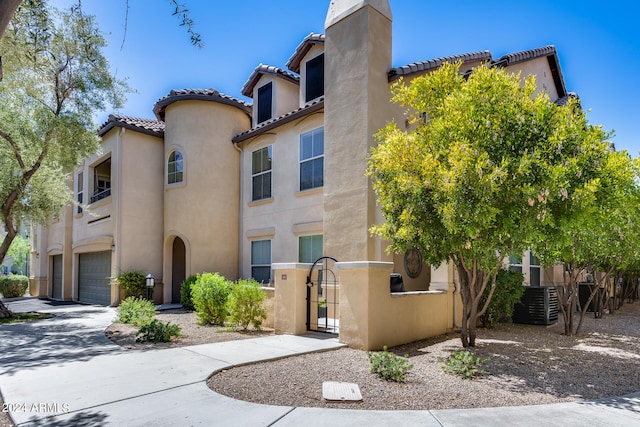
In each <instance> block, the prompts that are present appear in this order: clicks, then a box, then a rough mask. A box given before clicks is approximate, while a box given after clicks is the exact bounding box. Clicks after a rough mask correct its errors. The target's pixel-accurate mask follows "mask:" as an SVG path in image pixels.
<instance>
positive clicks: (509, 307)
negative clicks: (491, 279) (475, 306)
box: [479, 269, 524, 328]
mask: <svg viewBox="0 0 640 427" xmlns="http://www.w3.org/2000/svg"><path fill="white" fill-rule="evenodd" d="M523 281H524V274H522V273H521V272H519V271H513V270H505V269H500V270H498V275H497V276H496V289H495V290H494V291H493V296H492V297H491V302H489V307H488V308H487V311H486V312H485V313H484V315H483V316H482V324H483V325H484V327H486V328H490V327H492V326H494V325H496V324H497V323H501V322H502V323H505V322H506V323H510V322H511V316H512V315H513V307H514V306H515V305H516V304H517V303H519V302H520V298H521V297H522V294H523V293H524V286H523V285H522V282H523ZM489 290H490V288H489V286H487V289H485V291H484V294H482V298H481V300H480V305H479V307H480V308H481V307H483V306H484V303H485V301H486V300H487V297H488V296H489Z"/></svg>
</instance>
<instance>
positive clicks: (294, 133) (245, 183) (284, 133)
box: [240, 113, 327, 277]
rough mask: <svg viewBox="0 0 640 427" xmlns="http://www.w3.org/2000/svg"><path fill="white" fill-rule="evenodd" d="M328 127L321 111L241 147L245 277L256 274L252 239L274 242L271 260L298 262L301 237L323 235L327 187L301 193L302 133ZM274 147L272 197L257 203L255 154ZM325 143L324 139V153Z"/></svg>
mask: <svg viewBox="0 0 640 427" xmlns="http://www.w3.org/2000/svg"><path fill="white" fill-rule="evenodd" d="M323 125H324V116H323V114H322V113H316V114H313V115H311V116H307V117H304V118H302V119H300V120H298V121H295V122H291V123H288V124H286V125H284V126H281V127H278V128H277V129H275V130H274V133H269V134H266V135H261V136H259V137H257V138H255V139H253V140H249V141H247V142H245V143H244V144H243V145H242V233H241V236H240V239H241V246H242V248H241V252H242V267H241V271H240V275H241V276H242V277H251V241H252V240H268V239H270V240H271V262H272V263H281V262H295V261H298V238H299V236H302V235H314V234H322V233H323V228H322V218H323V192H322V190H323V189H322V188H317V189H311V190H306V191H299V168H300V166H299V155H300V154H299V153H300V134H302V133H305V132H309V131H311V130H314V129H317V128H319V127H322V126H323ZM269 145H272V146H273V160H272V197H271V198H269V199H265V200H260V201H255V202H253V201H251V198H252V179H251V158H252V153H253V152H254V151H256V150H258V149H261V148H264V147H266V146H269ZM326 146H327V139H326V137H325V151H326ZM325 163H326V157H325ZM325 176H326V174H325Z"/></svg>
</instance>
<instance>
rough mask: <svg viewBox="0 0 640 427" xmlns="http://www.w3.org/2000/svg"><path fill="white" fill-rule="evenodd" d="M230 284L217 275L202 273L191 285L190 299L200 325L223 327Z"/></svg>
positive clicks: (226, 313)
mask: <svg viewBox="0 0 640 427" xmlns="http://www.w3.org/2000/svg"><path fill="white" fill-rule="evenodd" d="M231 286H232V285H231V282H230V281H228V280H227V279H225V278H224V276H222V275H220V274H218V273H202V274H199V275H198V278H197V280H196V282H195V283H194V284H193V285H191V298H192V300H193V306H194V307H195V309H196V316H197V317H198V323H200V324H201V325H208V324H211V325H221V326H222V325H224V322H225V320H226V318H227V315H228V311H227V300H228V298H229V293H230V292H231Z"/></svg>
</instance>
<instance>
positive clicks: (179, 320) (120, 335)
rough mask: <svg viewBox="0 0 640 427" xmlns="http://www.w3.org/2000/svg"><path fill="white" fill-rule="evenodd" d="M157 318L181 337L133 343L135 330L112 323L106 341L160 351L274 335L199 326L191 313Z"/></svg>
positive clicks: (163, 313)
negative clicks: (174, 326)
mask: <svg viewBox="0 0 640 427" xmlns="http://www.w3.org/2000/svg"><path fill="white" fill-rule="evenodd" d="M156 319H158V320H160V321H162V322H169V323H172V324H176V325H178V326H180V329H181V333H182V335H181V336H179V337H177V338H174V339H172V340H171V341H169V342H167V343H158V344H153V343H140V342H136V334H137V332H138V328H136V327H135V326H132V325H128V324H124V323H113V324H112V325H110V326H109V327H108V328H107V330H106V331H105V334H106V335H107V338H109V339H110V340H111V341H113V342H115V343H116V344H118V345H120V346H121V347H123V348H126V349H135V350H149V349H159V348H172V347H187V346H190V345H198V344H207V343H213V342H223V341H233V340H242V339H247V338H258V337H263V336H267V335H273V330H271V329H266V328H264V329H262V330H259V331H256V330H251V329H250V330H247V331H233V330H229V329H227V328H224V327H221V326H201V325H198V319H197V317H196V315H195V313H194V312H192V311H187V310H184V309H181V308H180V309H172V310H164V311H161V312H159V313H158V314H156Z"/></svg>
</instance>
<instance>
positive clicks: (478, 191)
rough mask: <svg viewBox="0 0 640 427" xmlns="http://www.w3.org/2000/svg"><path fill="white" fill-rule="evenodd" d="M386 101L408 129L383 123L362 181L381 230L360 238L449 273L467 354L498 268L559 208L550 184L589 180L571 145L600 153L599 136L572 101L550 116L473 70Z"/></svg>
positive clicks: (539, 101)
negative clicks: (403, 111) (370, 187)
mask: <svg viewBox="0 0 640 427" xmlns="http://www.w3.org/2000/svg"><path fill="white" fill-rule="evenodd" d="M392 93H393V100H394V101H395V102H398V103H399V104H401V105H402V106H404V107H406V108H407V114H408V116H409V119H410V120H409V121H410V123H412V127H411V128H410V129H408V130H404V129H400V128H399V127H398V126H397V125H396V124H395V123H393V122H392V123H389V124H388V125H387V126H386V127H385V128H384V129H381V130H380V131H379V132H378V134H377V139H378V142H379V144H378V145H377V146H376V147H374V148H373V149H372V152H371V157H370V163H369V175H370V176H371V177H372V178H373V182H374V189H375V191H376V193H377V195H378V198H379V201H380V205H381V208H382V212H383V214H384V216H385V222H384V223H382V224H380V225H377V226H375V227H373V229H372V231H373V232H374V233H376V234H378V235H380V236H382V237H384V238H385V239H388V240H389V242H390V246H389V250H390V251H394V252H402V251H404V250H407V249H409V248H412V247H417V248H419V249H420V250H421V251H422V253H423V255H424V257H425V260H426V261H427V262H429V263H430V264H432V265H440V264H441V263H442V262H448V261H450V262H452V263H453V264H454V265H455V267H456V270H457V273H458V274H457V277H458V283H457V285H458V289H459V291H460V295H461V297H462V303H463V310H462V311H463V313H462V325H461V333H460V337H461V341H462V345H463V346H464V347H467V346H474V345H475V339H476V324H477V319H478V317H479V316H481V315H483V314H484V313H485V311H486V309H487V306H488V304H489V303H490V301H491V296H492V294H493V290H494V289H495V286H496V274H497V271H498V269H499V268H500V266H501V264H502V260H503V258H504V257H505V256H507V255H508V254H509V253H513V252H515V253H522V252H524V250H526V249H527V248H528V247H529V246H530V243H531V241H532V240H533V238H534V236H535V235H536V230H537V228H538V227H539V226H540V225H541V224H544V223H545V222H546V221H549V215H548V212H547V202H548V201H553V200H556V199H562V198H563V197H564V192H563V191H562V185H561V178H562V177H564V176H567V177H570V178H571V179H572V182H575V183H576V184H578V183H580V182H584V181H585V180H586V179H588V178H589V173H588V171H587V170H585V171H581V170H580V168H579V167H578V166H576V167H573V168H571V167H565V166H564V165H565V162H567V161H568V159H570V158H571V159H574V158H575V159H574V160H572V161H574V162H577V163H579V162H585V163H588V162H589V161H591V160H592V159H590V158H586V157H588V156H590V155H591V154H592V152H591V151H587V152H586V153H583V152H582V151H580V149H581V147H582V145H583V144H584V143H585V141H590V142H592V143H593V144H596V143H598V144H600V145H598V147H605V148H606V144H605V143H604V142H603V141H604V140H605V139H606V137H607V135H606V134H605V133H604V132H603V131H602V130H601V129H600V128H597V127H592V126H590V125H589V124H588V123H587V122H586V118H585V116H584V114H582V112H581V110H580V109H579V108H576V107H575V101H572V100H570V101H569V105H568V106H567V107H559V106H558V105H556V104H554V103H552V102H551V101H550V99H549V97H548V95H547V94H546V93H544V92H538V91H537V88H536V81H535V77H533V76H527V77H526V78H522V77H521V76H520V75H519V74H512V73H509V72H507V71H506V70H504V69H502V68H498V67H487V66H480V67H478V68H476V69H474V71H473V73H471V74H470V75H469V76H468V78H466V79H465V77H463V76H462V75H461V74H460V73H459V65H458V64H445V65H444V66H442V67H441V68H440V69H439V70H436V71H434V72H432V73H429V74H426V75H424V76H421V77H418V78H416V79H414V80H412V81H411V82H410V83H409V84H404V82H402V81H399V82H398V83H396V84H394V85H393V87H392ZM596 145H597V144H596ZM605 148H602V150H601V151H604V150H605ZM593 151H597V150H593ZM598 153H599V152H598ZM565 169H566V170H565ZM563 173H564V175H563ZM580 177H582V178H580ZM487 287H488V288H489V292H488V295H487V298H486V300H485V304H484V305H482V306H479V302H480V299H481V298H482V295H483V293H484V291H485V289H487Z"/></svg>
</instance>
